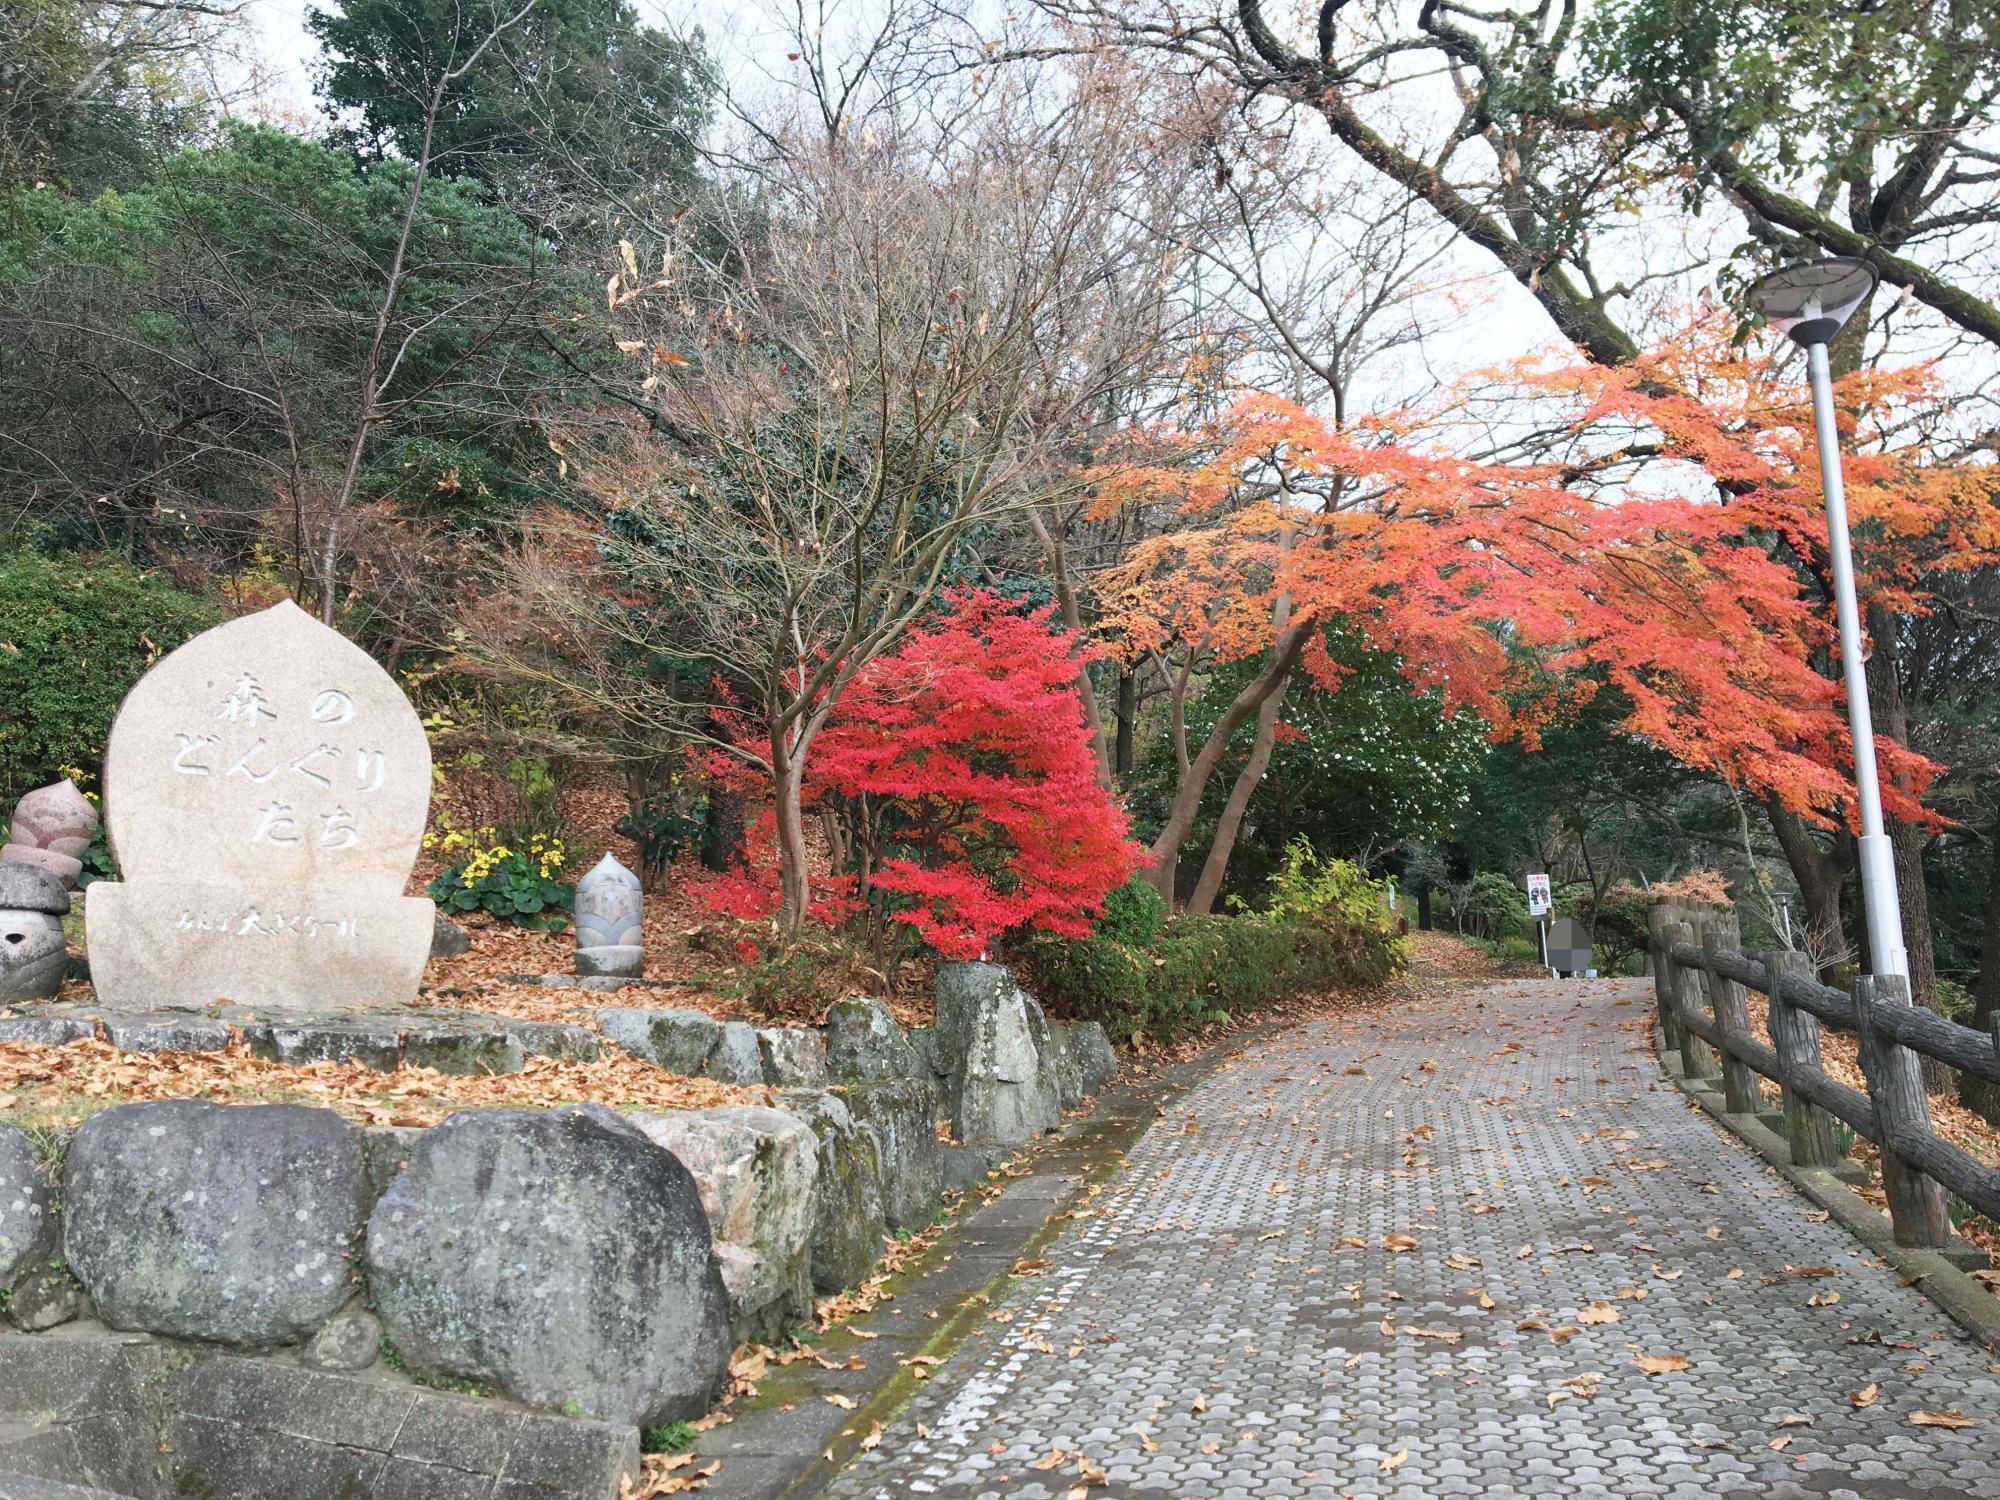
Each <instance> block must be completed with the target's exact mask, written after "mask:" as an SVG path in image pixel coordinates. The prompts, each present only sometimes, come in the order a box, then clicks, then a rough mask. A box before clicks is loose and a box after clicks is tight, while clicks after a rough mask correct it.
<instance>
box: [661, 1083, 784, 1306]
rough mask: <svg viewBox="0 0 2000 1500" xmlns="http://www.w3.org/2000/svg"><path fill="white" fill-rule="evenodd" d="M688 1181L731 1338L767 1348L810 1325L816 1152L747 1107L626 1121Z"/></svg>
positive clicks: (767, 1114) (759, 1109)
mask: <svg viewBox="0 0 2000 1500" xmlns="http://www.w3.org/2000/svg"><path fill="white" fill-rule="evenodd" d="M632 1123H633V1124H634V1125H636V1126H637V1127H638V1128H639V1129H640V1130H642V1131H644V1132H645V1134H646V1136H647V1138H648V1139H650V1140H651V1141H652V1142H653V1143H654V1144H655V1145H658V1146H663V1147H665V1148H666V1149H667V1150H668V1151H671V1152H672V1153H673V1154H674V1156H675V1157H676V1158H678V1159H679V1161H680V1163H681V1164H682V1165H683V1166H684V1167H686V1168H687V1169H688V1171H689V1172H691V1173H692V1174H693V1175H694V1180H695V1184H696V1186H697V1188H698V1190H699V1192H700V1195H701V1206H702V1208H703V1209H704V1210H705V1211H706V1212H707V1214H708V1224H709V1230H710V1232H711V1233H712V1234H713V1235H714V1238H715V1258H716V1260H717V1261H718V1262H719V1263H720V1265H721V1267H722V1284H723V1286H724V1288H725V1289H726V1290H727V1292H728V1295H729V1321H730V1327H731V1329H732V1332H733V1335H734V1337H735V1338H736V1339H737V1340H738V1341H741V1340H745V1339H775V1338H779V1337H781V1336H782V1335H783V1334H784V1333H785V1332H786V1330H788V1329H791V1328H795V1327H797V1326H798V1325H799V1324H800V1323H803V1322H806V1321H808V1320H810V1318H811V1317H812V1232H813V1211H814V1194H815V1192H816V1190H817V1188H818V1185H819V1143H818V1140H817V1139H816V1138H815V1136H814V1135H813V1132H812V1131H811V1130H809V1129H808V1128H807V1127H806V1126H805V1125H804V1124H802V1123H801V1122H800V1121H798V1120H797V1119H794V1118H793V1117H792V1116H791V1115H789V1114H786V1113H785V1112H784V1111H783V1110H777V1109H767V1108H765V1107H764V1106H762V1105H757V1104H734V1105H723V1106H720V1107H718V1108H715V1109H699V1110H682V1111H677V1112H675V1113H673V1114H659V1115H647V1114H640V1115H634V1116H632Z"/></svg>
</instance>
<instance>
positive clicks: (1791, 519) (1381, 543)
mask: <svg viewBox="0 0 2000 1500" xmlns="http://www.w3.org/2000/svg"><path fill="white" fill-rule="evenodd" d="M1507 379H1508V381H1509V382H1510V384H1509V387H1508V390H1509V394H1510V397H1511V400H1510V402H1509V403H1508V407H1507V409H1508V411H1509V412H1511V413H1512V415H1511V417H1510V418H1509V420H1510V421H1511V422H1512V423H1513V424H1514V425H1515V426H1517V427H1520V428H1522V429H1524V430H1526V429H1531V428H1533V429H1542V428H1547V429H1549V431H1547V432H1543V433H1542V434H1541V441H1540V442H1538V443H1537V444H1535V445H1534V451H1535V454H1536V457H1535V460H1534V461H1511V460H1493V459H1484V460H1473V459H1466V458H1459V457H1454V456H1451V455H1450V454H1448V453H1445V452H1441V451H1439V450H1438V449H1437V448H1436V446H1435V445H1433V444H1426V443H1425V442H1423V441H1422V440H1421V433H1422V424H1421V421H1420V419H1419V418H1418V417H1417V416H1414V415H1412V414H1409V413H1399V414H1397V415H1395V416H1393V417H1390V418H1386V419H1380V420H1375V421H1371V422H1368V423H1364V424H1357V425H1355V426H1353V427H1350V428H1348V429H1346V430H1335V429H1334V428H1332V427H1331V426H1330V425H1329V424H1327V423H1325V422H1323V421H1321V420H1320V419H1319V418H1317V417H1316V416H1314V415H1313V414H1311V413H1309V412H1306V411H1304V410H1302V409H1300V408H1299V407H1297V406H1296V405H1294V404H1292V403H1290V402H1288V401H1283V400H1280V399H1277V398H1274V397H1253V398H1251V399H1248V400H1245V401H1243V402H1241V403H1239V404H1238V405H1237V406H1236V407H1235V409H1234V410H1232V411H1231V412H1230V413H1228V414H1227V416H1226V417H1225V418H1223V419H1222V420H1221V421H1219V422H1218V423H1216V424H1214V425H1213V426H1212V427H1210V428H1208V429H1205V430H1203V431H1199V432H1176V433H1173V434H1168V435H1162V434H1155V435H1153V437H1152V439H1151V444H1152V446H1151V449H1150V451H1149V452H1147V453H1146V455H1145V456H1144V458H1143V461H1140V462H1137V463H1133V464H1129V465H1124V466H1120V467H1116V468H1111V469H1107V470H1106V471H1105V472H1104V473H1103V474H1102V475H1101V476H1099V484H1098V494H1099V502H1100V507H1101V508H1115V507H1117V506H1121V505H1133V504H1145V505H1149V506H1153V507H1161V506H1165V507H1168V508H1170V509H1171V511H1172V513H1173V515H1174V521H1173V524H1172V525H1171V527H1170V529H1168V530H1167V531H1166V532H1164V534H1162V535H1159V536H1156V537H1153V538H1150V539H1149V540H1147V541H1146V542H1144V543H1142V544H1141V545H1140V546H1138V547H1137V548H1135V549H1134V550H1133V552H1132V553H1131V554H1130V556H1129V557H1128V558H1127V560H1126V561H1125V562H1124V563H1123V564H1122V565H1121V566H1120V567H1119V568H1118V569H1116V570H1114V571H1113V572H1112V573H1111V574H1109V575H1108V576H1107V577H1106V578H1105V579H1104V580H1103V583H1102V594H1103V599H1104V604H1105V622H1106V628H1107V630H1108V631H1109V633H1110V634H1111V635H1112V637H1113V639H1114V640H1115V642H1116V644H1117V649H1118V650H1119V651H1120V652H1121V653H1123V654H1124V655H1125V656H1126V657H1127V658H1128V659H1130V658H1137V657H1140V656H1143V655H1145V654H1147V653H1149V652H1158V651H1165V650H1168V649H1172V648H1175V647H1178V648H1181V649H1187V650H1193V651H1196V652H1199V653H1203V654H1205V655H1207V656H1209V657H1211V658H1213V659H1220V660H1230V659H1242V658H1245V657H1250V656H1256V655H1260V654H1262V653H1263V652H1264V651H1265V650H1266V649H1268V647H1269V646H1270V644H1271V641H1272V634H1273V633H1272V620H1273V618H1274V610H1275V608H1276V606H1277V605H1278V604H1279V603H1280V602H1281V601H1282V602H1284V603H1287V604H1288V605H1289V606H1290V608H1291V610H1292V611H1293V618H1294V619H1298V618H1315V617H1317V618H1322V619H1327V620H1334V619H1339V620H1341V621H1343V622H1344V623H1345V624H1346V625H1347V627H1348V628H1350V629H1356V630H1359V631H1360V632H1361V633H1362V634H1363V635H1364V636H1365V637H1366V638H1367V639H1368V640H1369V642H1370V644H1372V645H1374V646H1376V647H1378V648H1381V649H1385V650H1388V651H1392V652H1394V653H1396V654H1397V655H1398V656H1399V657H1400V658H1401V660H1402V661H1403V663H1404V670H1405V672H1406V674H1407V675H1408V676H1409V677H1410V678H1411V679H1412V681H1413V682H1414V683H1415V684H1417V685H1418V686H1421V687H1429V688H1434V689H1436V690H1437V691H1438V692H1439V693H1440V694H1441V696H1442V697H1443V700H1444V702H1445V704H1446V705H1447V706H1448V707H1450V708H1454V709H1466V710H1470V711H1473V712H1475V713H1477V714H1479V715H1480V716H1481V717H1482V718H1483V719H1484V721H1485V722H1486V723H1487V724H1488V725H1489V726H1490V728H1491V731H1492V733H1493V734H1494V736H1495V737H1496V738H1500V737H1505V736H1507V735H1510V734H1518V735H1520V736H1521V737H1522V738H1523V739H1524V741H1525V742H1527V743H1529V744H1530V745H1532V744H1533V743H1534V741H1535V736H1536V732H1537V730H1538V728H1539V727H1540V726H1541V725H1543V724H1545V723H1546V722H1548V720H1549V718H1550V717H1551V716H1552V715H1553V714H1555V713H1556V712H1557V711H1558V710H1559V709H1560V708H1561V706H1562V705H1563V704H1564V703H1565V702H1570V703H1573V702H1574V701H1575V700H1576V698H1577V696H1579V695H1588V694H1589V693H1590V692H1592V691H1594V690H1595V685H1596V684H1597V683H1599V682H1608V683H1610V684H1613V685H1615V686H1616V687H1617V688H1618V689H1620V690H1621V691H1622V693H1623V694H1624V695H1625V697H1626V698H1627V699H1628V700H1629V702H1630V704H1631V709H1630V712H1629V714H1628V716H1627V718H1626V720H1625V724H1624V727H1625V729H1626V730H1627V731H1628V732H1630V733H1632V734H1635V735H1638V736H1641V737H1643V738H1645V739H1648V740H1650V741H1652V742H1654V743H1656V744H1658V745H1660V746H1661V747H1663V748H1664V749H1666V750H1667V751H1669V752H1670V753H1671V754H1673V755H1674V756H1676V757H1677V758H1678V759H1680V760H1681V761H1682V762H1683V763H1684V764H1686V765H1688V766H1690V767H1693V768H1695V769H1697V770H1704V771H1710V772H1713V773H1715V774H1716V775H1718V776H1720V777H1722V778H1723V779H1724V780H1726V781H1728V782H1729V783H1731V784H1733V785H1737V786H1741V787H1745V788H1747V789H1749V790H1751V791H1752V792H1754V793H1756V794H1758V795H1760V796H1769V797H1773V798H1775V799H1777V800H1778V801H1780V802H1782V803H1783V804H1785V805H1786V806H1788V807H1790V808H1793V809H1795V810H1797V811H1800V812H1802V813H1804V814H1806V815H1807V816H1809V817H1812V818H1815V819H1818V820H1821V821H1830V820H1831V819H1832V818H1833V817H1834V816H1836V815H1837V809H1839V808H1841V807H1842V806H1843V804H1845V803H1846V801H1847V800H1848V796H1849V780H1848V756H1847V753H1846V751H1845V749H1844V746H1845V744H1846V729H1845V721H1844V718H1843V714H1842V693H1841V686H1840V683H1839V682H1838V680H1837V679H1835V678H1831V677H1829V676H1828V675H1826V674H1827V671H1828V670H1829V669H1828V668H1827V666H1826V663H1827V660H1828V656H1829V652H1828V647H1829V643H1830V642H1829V626H1828V615H1829V611H1828V610H1827V608H1826V606H1825V604H1824V600H1823V594H1822V590H1823V586H1824V585H1823V571H1824V559H1823V550H1824V545H1825V531H1824V524H1825V523H1824V514H1823V508H1822V503H1823V502H1822V496H1821V493H1820V488H1819V479H1818V470H1817V467H1816V460H1815V458H1814V450H1813V435H1812V427H1811V415H1810V406H1809V403H1808V401H1807V398H1806V396H1805V394H1804V393H1803V392H1802V391H1800V390H1797V389H1794V388H1791V387H1788V386H1783V385H1780V384H1778V383H1776V382H1775V380H1774V379H1773V378H1772V376H1771V372H1770V371H1769V370H1768V369H1767V368H1765V367H1763V366H1760V365H1756V364H1752V363H1750V362H1747V361H1745V360H1744V359H1743V357H1742V356H1741V355H1740V354H1739V353H1738V352H1737V351H1735V350H1734V349H1732V348H1731V347H1730V346H1729V344H1728V343H1727V341H1726V338H1725V337H1724V336H1723V333H1722V331H1721V330H1720V328H1719V326H1718V325H1716V324H1714V323H1713V322H1704V323H1698V324H1696V325H1693V326H1691V327H1690V328H1689V329H1688V330H1687V331H1686V332H1685V333H1684V334H1683V335H1682V336H1681V337H1679V338H1677V339H1675V340H1672V341H1669V342H1668V343H1667V344H1665V345H1663V346H1662V347H1661V348H1660V349H1658V350H1656V351H1654V352H1653V353H1652V354H1650V355H1649V356H1648V357H1647V358H1645V359H1643V360H1641V361H1639V362H1637V363H1635V364H1634V365H1632V366H1630V367H1627V368H1622V369H1604V368H1602V367H1599V366H1594V365H1592V366H1580V367H1574V368H1564V369H1560V370H1554V371H1540V370H1532V369H1524V370H1517V371H1515V372H1513V373H1512V374H1511V375H1510V376H1508V377H1507ZM1467 399H1469V398H1467ZM1840 400H1841V402H1842V404H1843V406H1844V407H1846V408H1847V409H1848V410H1850V411H1851V412H1859V413H1860V414H1861V416H1860V417H1859V418H1858V419H1850V429H1851V430H1850V431H1849V432H1848V433H1847V435H1846V441H1847V443H1848V445H1849V452H1850V454H1851V455H1854V456H1852V457H1851V458H1850V461H1849V463H1848V466H1847V469H1846V476H1847V484H1848V489H1849V499H1850V507H1851V511H1852V514H1853V517H1854V522H1855V529H1856V533H1857V542H1856V546H1857V556H1858V570H1859V572H1860V575H1861V585H1862V588H1863V589H1864V591H1865V594H1866V597H1867V601H1868V602H1869V603H1872V604H1873V605H1875V606H1877V607H1880V608H1882V609H1886V610H1888V611H1891V612H1896V613H1908V612H1912V611H1920V610H1922V609H1923V608H1924V607H1925V604H1926V599H1927V595H1926V593H1925V580H1926V578H1927V577H1928V576H1930V575H1934V574H1936V573H1937V572H1939V571H1944V570H1967V569H1972V568H1976V567H1981V566H1987V565H1990V564H1992V563H1994V562H1996V561H2000V508H1996V507H1995V506H1994V504H1993V500H1992V483H1991V471H1990V470H1985V469H1981V468H1975V467H1970V466H1965V465H1960V464H1953V463H1949V462H1945V461H1942V460H1940V459H1938V458H1937V457H1936V456H1935V455H1933V454H1932V453H1931V452H1930V451H1929V449H1928V448H1927V447H1926V446H1925V445H1924V444H1922V443H1920V442H1913V441H1909V440H1907V439H1905V438H1903V437H1901V436H1900V435H1901V434H1905V433H1908V432H1911V431H1923V430H1926V423H1925V421H1923V420H1921V419H1922V418H1924V417H1925V416H1927V415H1931V414H1935V413H1936V412H1937V411H1938V410H1940V409H1941V405H1942V403H1941V398H1940V397H1939V395H1938V393H1937V391H1936V390H1935V388H1934V387H1933V385H1932V383H1931V377H1930V375H1929V374H1928V372H1926V371H1923V370H1915V371H1903V372H1898V373H1894V374H1882V373H1878V372H1863V373H1861V374H1859V375H1856V376H1854V377H1852V378H1850V379H1849V380H1848V381H1846V382H1845V383H1844V384H1843V386H1842V388H1841V391H1840ZM1489 436H1490V434H1489ZM1168 448H1172V449H1175V450H1177V451H1178V453H1179V461H1178V462H1174V461H1171V460H1170V459H1169V458H1168V457H1166V456H1165V453H1164V451H1163V450H1166V449H1168ZM1330 665H1331V664H1330V663H1328V662H1327V661H1326V660H1325V658H1324V655H1323V654H1321V655H1320V656H1318V657H1317V658H1316V657H1314V656H1313V655H1311V654H1309V655H1308V657H1307V659H1306V667H1307V669H1308V670H1309V671H1312V672H1315V673H1316V674H1319V675H1322V676H1323V677H1324V675H1325V674H1326V671H1327V669H1328V667H1330ZM1326 685H1329V686H1331V685H1332V684H1331V683H1330V682H1329V683H1327V684H1326ZM1878 748H1879V753H1880V757H1881V759H1882V762H1883V764H1884V767H1885V769H1886V771H1887V773H1888V777H1889V780H1890V782H1891V786H1890V788H1889V791H1888V795H1889V800H1890V802H1891V805H1892V808H1893V809H1894V810H1895V811H1897V812H1898V813H1899V814H1900V815H1902V816H1906V817H1923V816H1925V815H1924V814H1923V813H1922V812H1921V809H1920V807H1919V805H1918V801H1917V799H1918V798H1920V797H1921V796H1922V793H1923V790H1924V788H1925V786H1926V785H1927V784H1928V782H1929V780H1930V778H1931V776H1932V775H1933V774H1934V772H1935V769H1936V768H1935V767H1934V766H1932V765H1931V764H1930V763H1929V762H1927V761H1925V760H1924V759H1923V758H1922V757H1920V756H1917V755H1915V754H1913V753H1911V752H1909V751H1907V750H1904V749H1902V748H1901V747H1899V746H1897V745H1894V744H1892V743H1888V742H1886V741H1885V742H1883V743H1882V744H1881V745H1880V746H1879V747H1878Z"/></svg>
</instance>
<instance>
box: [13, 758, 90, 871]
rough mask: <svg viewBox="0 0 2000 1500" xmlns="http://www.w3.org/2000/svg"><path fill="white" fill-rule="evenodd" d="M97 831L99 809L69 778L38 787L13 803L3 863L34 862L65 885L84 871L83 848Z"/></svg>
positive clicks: (29, 863) (34, 864)
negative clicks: (12, 816)
mask: <svg viewBox="0 0 2000 1500" xmlns="http://www.w3.org/2000/svg"><path fill="white" fill-rule="evenodd" d="M96 832H97V809H96V808H94V807H92V806H91V805H90V799H89V798H88V797H86V796H84V795H83V793H82V792H79V791H78V790H77V789H76V787H75V785H74V784H73V783H71V782H69V781H57V782H52V783H51V784H50V785H48V786H45V787H38V788H36V789H35V790H34V791H32V792H30V793H28V795H27V796H25V797H23V798H22V799H21V800H20V801H19V802H17V803H15V804H14V821H13V825H12V827H10V828H9V829H8V842H7V843H6V844H4V845H0V865H33V866H35V867H36V868H38V869H42V870H46V871H48V872H49V874H51V875H53V876H55V878H56V879H57V880H58V881H60V882H61V883H62V884H63V885H65V886H74V885H75V884H76V878H77V876H78V875H80V874H82V873H83V851H84V850H86V849H88V848H89V847H90V840H91V838H92V836H93V835H95V834H96Z"/></svg>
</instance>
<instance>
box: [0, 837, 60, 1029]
mask: <svg viewBox="0 0 2000 1500" xmlns="http://www.w3.org/2000/svg"><path fill="white" fill-rule="evenodd" d="M68 910H69V892H68V891H66V890H64V889H63V883H62V882H61V881H60V880H58V879H56V878H55V876H53V875H51V874H50V873H49V872H48V871H47V870H44V869H41V868H39V867H37V866H35V865H29V864H21V863H18V862H13V861H10V862H8V863H6V864H0V1003H5V1002H8V1001H16V1000H52V999H54V998H55V996H56V994H57V993H58V992H59V991H60V990H61V989H62V981H63V965H64V963H65V961H66V958H67V953H66V950H65V948H64V946H63V925H62V919H63V915H64V913H66V912H67V911H68Z"/></svg>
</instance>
